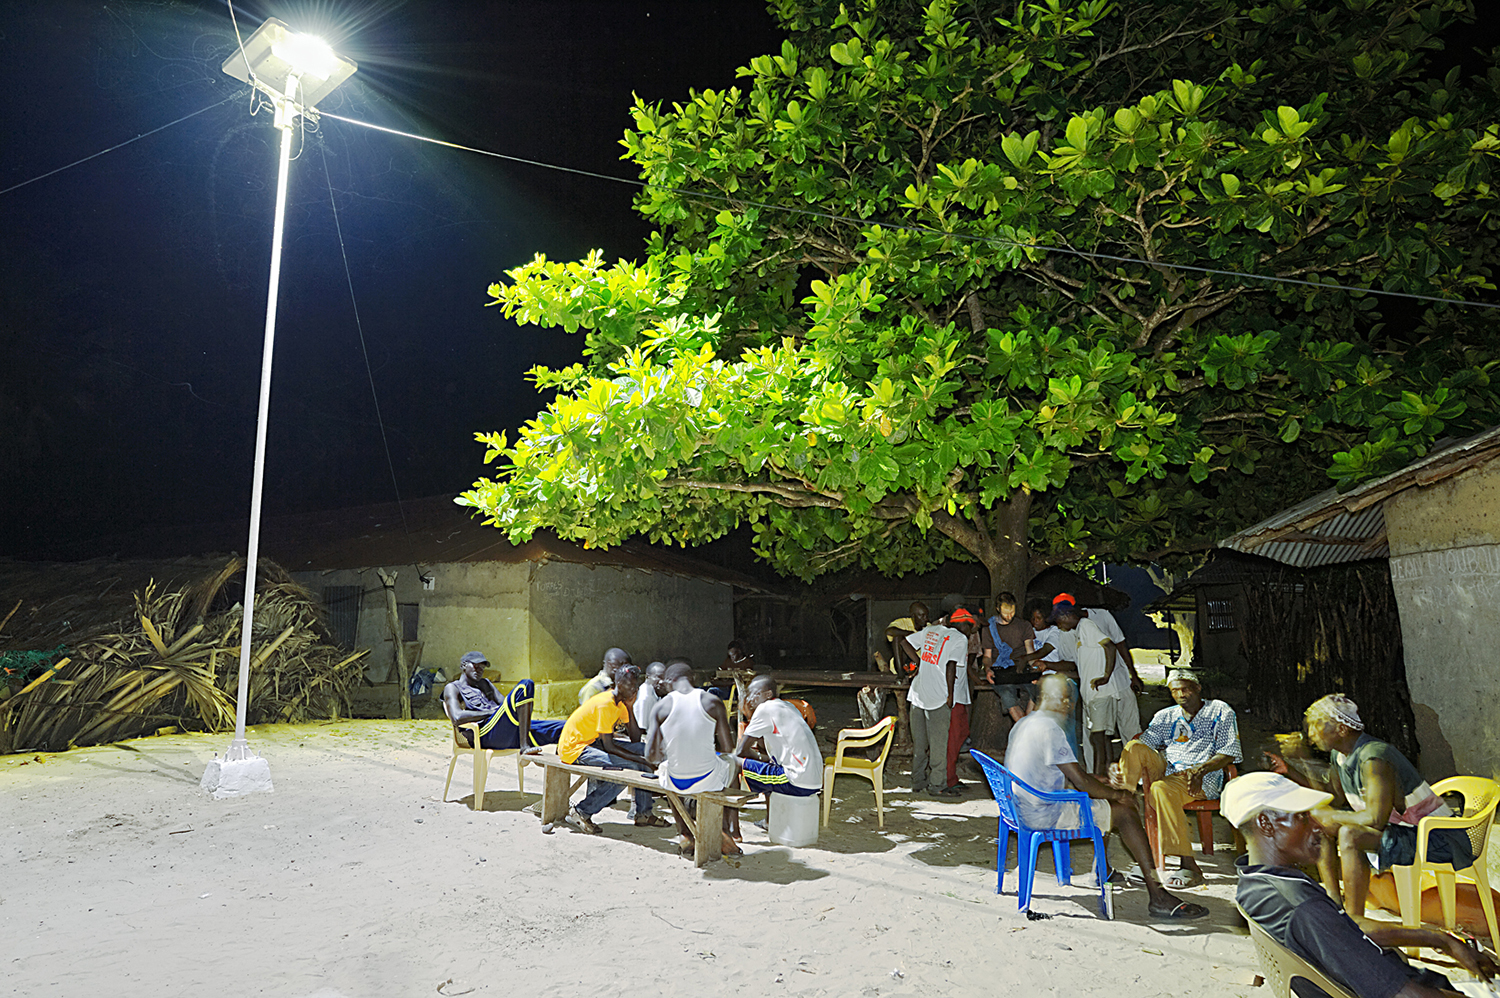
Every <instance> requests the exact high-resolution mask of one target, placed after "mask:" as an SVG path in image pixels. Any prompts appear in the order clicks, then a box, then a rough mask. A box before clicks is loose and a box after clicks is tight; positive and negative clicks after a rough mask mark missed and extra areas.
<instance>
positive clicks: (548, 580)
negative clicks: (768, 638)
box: [530, 561, 734, 713]
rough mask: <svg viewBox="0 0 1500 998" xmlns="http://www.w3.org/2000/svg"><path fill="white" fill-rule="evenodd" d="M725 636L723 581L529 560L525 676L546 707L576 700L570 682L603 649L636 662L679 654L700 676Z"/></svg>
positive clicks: (583, 675) (729, 616)
mask: <svg viewBox="0 0 1500 998" xmlns="http://www.w3.org/2000/svg"><path fill="white" fill-rule="evenodd" d="M733 637H734V590H733V588H732V587H731V586H729V585H727V584H725V583H719V582H709V581H706V580H702V579H687V578H680V577H677V576H672V575H663V574H660V573H656V572H645V571H641V570H639V569H633V568H616V567H611V566H589V565H575V564H571V563H569V562H560V561H550V562H546V563H544V564H541V565H538V566H536V569H535V575H534V577H533V580H532V586H531V625H530V649H531V670H532V671H531V676H532V678H533V679H535V680H536V682H537V686H538V694H537V695H538V699H539V700H540V701H543V702H542V703H540V704H539V708H546V709H547V710H548V712H549V713H557V712H559V711H561V710H562V708H563V707H566V706H568V705H569V703H571V705H572V706H577V702H578V701H577V699H576V696H577V691H578V688H579V687H580V686H582V685H583V683H584V682H586V681H587V680H588V678H589V677H590V676H592V675H594V674H595V673H596V672H598V671H599V663H600V662H601V661H602V660H603V658H604V652H605V651H606V650H608V649H609V648H611V647H620V648H624V649H625V650H626V651H627V652H629V653H630V655H631V658H632V659H634V661H635V662H636V664H638V665H645V664H646V663H648V662H650V661H652V660H653V659H663V660H664V659H666V658H669V657H671V656H674V655H685V656H687V657H688V658H689V659H691V660H692V661H693V664H694V665H695V666H697V667H698V668H699V670H700V671H701V672H702V676H703V678H707V677H708V676H709V675H712V670H713V669H715V668H717V667H718V665H719V663H720V662H722V661H723V660H724V650H725V648H726V647H727V646H728V644H729V642H730V640H731V639H732V638H733ZM544 684H545V686H546V689H545V690H543V689H542V687H543V685H544Z"/></svg>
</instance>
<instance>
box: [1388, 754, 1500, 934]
mask: <svg viewBox="0 0 1500 998" xmlns="http://www.w3.org/2000/svg"><path fill="white" fill-rule="evenodd" d="M1432 789H1433V792H1434V793H1436V794H1437V795H1438V796H1439V797H1441V796H1442V795H1443V794H1450V793H1460V794H1463V798H1464V816H1463V817H1456V818H1435V817H1432V818H1423V819H1422V820H1421V821H1419V822H1417V861H1416V862H1415V863H1413V864H1412V865H1411V866H1393V867H1391V876H1392V878H1394V879H1395V881H1396V899H1397V900H1398V901H1399V902H1400V907H1401V924H1402V925H1405V926H1407V927H1415V926H1420V925H1421V924H1422V880H1423V877H1424V876H1427V877H1429V878H1430V880H1429V882H1430V881H1432V880H1435V881H1436V882H1437V889H1438V900H1439V901H1440V902H1441V903H1442V906H1443V926H1444V928H1446V929H1448V930H1449V931H1450V932H1451V931H1452V930H1453V927H1454V925H1455V923H1456V921H1457V918H1458V881H1459V880H1463V881H1464V882H1465V883H1469V884H1473V885H1474V886H1475V888H1477V889H1478V891H1479V904H1480V907H1482V908H1483V909H1484V920H1485V924H1486V925H1488V926H1489V930H1490V945H1491V946H1500V932H1497V931H1496V928H1495V899H1494V897H1493V896H1491V894H1490V878H1489V861H1488V856H1487V853H1486V851H1485V850H1486V847H1487V846H1488V845H1489V839H1490V825H1491V824H1492V823H1493V822H1494V820H1495V806H1496V805H1497V804H1500V783H1496V782H1495V781H1494V780H1487V779H1485V778H1484V777H1482V776H1450V777H1449V778H1448V779H1446V780H1441V781H1439V782H1438V783H1437V784H1436V785H1435V786H1434V787H1433V788H1432ZM1434 828H1458V829H1462V830H1463V831H1464V832H1466V833H1467V834H1468V836H1469V844H1470V845H1471V846H1472V847H1473V849H1474V865H1473V866H1470V867H1468V868H1467V869H1464V870H1462V871H1460V870H1455V869H1454V868H1453V866H1452V864H1450V863H1434V862H1429V861H1428V859H1427V835H1428V833H1429V832H1431V831H1432V830H1433V829H1434ZM1408 952H1413V951H1410V950H1409V951H1408Z"/></svg>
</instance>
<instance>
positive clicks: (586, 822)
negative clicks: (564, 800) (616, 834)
mask: <svg viewBox="0 0 1500 998" xmlns="http://www.w3.org/2000/svg"><path fill="white" fill-rule="evenodd" d="M565 820H566V821H567V823H568V824H570V825H572V826H573V827H574V828H576V829H578V830H579V831H580V832H587V833H588V834H589V835H598V834H599V826H598V825H596V824H594V822H593V820H592V819H591V818H589V816H588V815H586V814H584V813H583V812H582V811H580V810H578V808H576V807H575V808H570V809H569V810H568V816H567V818H566V819H565Z"/></svg>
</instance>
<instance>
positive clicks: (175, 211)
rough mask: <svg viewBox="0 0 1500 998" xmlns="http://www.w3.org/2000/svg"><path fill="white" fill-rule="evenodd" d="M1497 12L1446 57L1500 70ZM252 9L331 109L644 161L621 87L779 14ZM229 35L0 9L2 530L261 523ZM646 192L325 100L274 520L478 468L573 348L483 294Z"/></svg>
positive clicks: (242, 11)
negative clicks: (325, 88)
mask: <svg viewBox="0 0 1500 998" xmlns="http://www.w3.org/2000/svg"><path fill="white" fill-rule="evenodd" d="M1490 6H1493V5H1492V4H1481V15H1480V16H1481V21H1480V23H1479V24H1478V25H1476V26H1463V27H1461V28H1460V29H1459V30H1457V31H1455V32H1452V33H1450V37H1449V39H1448V41H1449V46H1450V47H1449V51H1448V52H1447V53H1444V54H1442V55H1440V56H1438V57H1437V58H1436V59H1435V60H1434V67H1433V72H1434V74H1435V75H1437V74H1441V72H1443V71H1444V70H1445V69H1446V68H1447V66H1449V65H1452V64H1454V63H1457V62H1462V63H1463V65H1464V68H1465V71H1466V72H1471V73H1478V72H1483V71H1484V70H1485V69H1486V68H1487V67H1486V66H1485V63H1484V57H1483V56H1480V55H1477V54H1476V53H1475V52H1474V48H1475V47H1476V46H1478V47H1488V46H1490V45H1493V44H1495V42H1496V40H1497V34H1500V17H1496V16H1495V13H1494V11H1485V8H1487V7H1490ZM236 10H237V12H238V15H239V22H240V29H241V31H242V33H244V34H247V35H248V34H249V33H250V32H251V31H253V30H254V29H255V28H256V27H257V26H258V25H259V24H260V23H261V22H262V21H263V20H264V18H266V17H267V16H277V17H281V18H282V19H284V20H286V21H288V22H289V23H290V24H291V25H292V26H293V27H294V28H296V29H299V30H309V31H314V32H317V33H319V34H322V35H323V36H324V37H326V38H327V39H328V40H329V41H330V42H332V43H333V44H334V46H335V47H336V48H338V49H339V50H340V51H341V52H342V53H344V54H345V55H347V56H349V57H350V58H353V59H354V60H356V61H357V62H358V63H359V67H360V68H359V72H358V73H357V74H356V75H355V76H354V77H353V78H352V79H351V80H350V81H349V82H348V83H346V84H345V85H344V86H343V87H342V88H340V89H339V90H338V91H336V92H335V93H334V94H333V95H331V96H330V97H329V98H327V99H326V100H325V101H324V103H323V107H324V108H325V109H327V110H330V111H333V112H336V113H339V114H343V115H348V116H350V117H354V118H359V119H361V120H366V121H370V122H374V123H377V124H381V125H386V126H390V127H393V128H399V129H403V130H407V131H416V132H420V133H422V134H426V135H432V136H434V137H441V138H445V139H448V140H452V141H455V142H461V143H465V144H470V145H475V146H479V147H483V148H486V149H492V150H496V151H500V152H504V153H508V154H511V155H516V156H521V157H526V158H530V159H537V160H542V161H546V162H550V163H556V164H561V165H565V166H570V167H578V168H582V169H587V170H594V171H598V172H601V173H608V174H611V175H614V176H620V177H629V178H633V177H635V176H636V171H635V169H634V168H633V167H632V166H631V165H630V164H627V163H622V162H620V161H619V155H620V152H621V148H620V146H619V144H618V140H619V138H620V135H621V133H622V131H623V130H624V129H626V128H627V127H629V126H630V118H629V114H628V111H629V107H630V104H631V101H632V94H633V93H635V94H639V95H641V96H642V97H644V98H646V99H648V100H652V101H665V102H671V101H673V100H679V99H682V98H685V97H686V95H687V92H688V89H689V88H690V87H696V88H706V87H713V88H723V87H728V86H732V85H734V84H735V82H736V79H735V76H734V69H735V67H737V66H740V65H744V64H745V63H746V62H747V61H748V60H749V59H750V58H751V57H752V56H754V55H757V54H760V53H763V52H768V51H774V50H775V49H776V48H777V46H778V45H779V38H780V35H779V33H778V31H777V30H776V28H775V25H774V24H773V22H772V20H771V18H770V16H769V15H768V14H767V13H766V11H765V7H764V5H763V4H762V3H761V2H760V0H722V2H720V0H675V2H671V0H651V2H646V0H464V2H457V0H420V2H417V0H341V2H338V3H334V2H329V0H286V2H267V0H244V2H243V3H237V4H236ZM234 46H235V41H234V34H233V30H232V28H231V24H230V19H229V13H228V8H227V7H226V5H225V4H224V3H223V2H222V0H123V2H118V3H115V2H112V3H108V4H105V3H103V2H100V0H7V2H5V3H0V79H3V81H4V83H5V85H6V94H7V99H6V101H5V102H4V103H3V105H0V134H3V135H4V136H5V142H4V144H3V147H0V191H4V192H5V193H0V225H3V232H4V238H3V240H0V274H3V284H0V555H22V556H27V557H41V556H49V555H50V556H58V555H67V556H70V557H78V556H87V555H90V554H109V553H111V552H112V551H115V550H118V545H117V543H116V542H115V541H114V540H111V539H109V538H110V536H111V535H118V534H121V533H125V532H130V531H136V530H139V529H141V528H148V527H154V528H161V527H171V526H175V525H185V524H195V523H197V524H202V523H223V522H229V521H235V520H243V519H244V518H245V516H246V512H247V509H248V504H249V493H250V476H251V461H252V453H253V445H254V439H255V406H256V398H257V392H258V386H259V363H260V355H261V343H262V331H263V324H264V314H265V294H266V280H267V270H268V264H269V253H270V240H271V226H272V213H273V205H274V196H275V166H276V141H277V133H276V132H275V130H274V129H273V128H272V127H271V123H270V115H269V113H268V112H262V113H261V114H260V115H256V116H252V115H251V114H250V107H251V101H250V98H249V95H248V91H247V89H246V88H245V87H244V86H243V85H241V84H239V83H238V82H237V81H234V80H232V79H230V78H229V77H227V76H225V75H224V74H223V73H222V72H221V71H220V68H219V67H220V65H221V63H222V62H223V61H224V59H225V58H226V57H227V56H228V55H229V54H230V53H231V52H232V51H233V50H234ZM1250 57H1253V54H1246V58H1250ZM225 98H231V99H230V100H228V102H227V103H223V104H222V105H220V106H217V107H213V108H212V109H211V110H207V111H205V112H204V113H201V114H197V115H196V116H195V117H192V118H190V119H189V120H186V121H182V122H180V123H179V124H175V125H173V126H171V127H169V128H167V129H165V130H164V131H161V132H159V133H157V134H154V135H151V136H149V137H146V138H144V139H142V140H140V141H138V142H135V143H133V144H131V145H128V146H125V147H124V148H121V149H118V150H117V151H114V152H110V153H108V154H106V155H102V156H99V157H98V158H96V159H93V160H91V161H89V162H87V163H83V164H82V165H79V166H76V167H73V168H71V169H68V170H65V171H63V172H60V173H57V174H56V175H54V176H50V177H46V178H45V179H41V180H38V181H37V182H35V183H30V184H27V185H26V186H24V187H20V188H18V189H14V190H9V191H7V190H6V189H7V188H11V187H13V185H17V184H21V183H23V182H25V181H28V180H31V179H32V178H35V177H37V176H38V175H40V174H44V173H46V172H47V171H49V170H53V169H55V168H57V167H59V166H62V165H64V164H67V163H71V162H72V161H74V160H76V159H79V158H80V157H83V156H88V155H90V154H92V153H96V152H99V151H100V150H103V149H106V148H108V147H110V146H113V145H116V144H117V143H120V142H123V141H125V140H127V139H131V138H133V137H135V136H137V135H140V134H142V133H143V132H147V131H149V130H151V129H154V128H158V127H160V126H162V125H165V124H167V123H168V122H173V121H175V120H176V119H179V118H181V117H183V116H184V115H188V114H192V113H193V112H198V111H202V110H203V109H204V108H207V107H210V106H211V105H213V104H215V102H217V101H221V100H224V99H225ZM325 170H326V172H325ZM330 188H331V190H332V199H330ZM633 193H634V191H633V188H631V187H629V186H627V185H624V184H615V183H609V182H606V181H601V180H596V179H587V178H581V177H577V176H570V175H567V174H564V173H557V172H551V171H547V170H543V169H539V168H536V167H531V166H524V165H519V164H514V163H505V162H502V161H499V160H496V159H491V158H486V157H481V156H476V155H473V154H469V153H462V152H457V151H453V150H448V149H443V148H439V147H436V146H432V145H427V144H421V143H417V142H414V141H411V140H409V139H403V138H399V137H395V136H390V135H384V134H381V133H378V132H374V131H371V130H368V129H362V128H358V127H357V126H353V125H348V124H345V123H342V122H336V121H331V120H326V119H325V121H324V122H323V124H322V127H321V129H320V130H319V131H318V132H317V133H316V134H311V135H309V139H308V141H307V143H306V145H305V147H304V148H303V150H302V153H301V155H300V158H299V159H298V160H297V161H296V162H295V163H293V168H292V186H291V196H290V202H289V207H288V214H287V240H286V250H285V259H284V263H283V267H284V269H283V277H282V285H281V308H280V313H279V320H278V332H277V343H276V367H275V383H274V392H273V397H272V406H271V421H270V425H271V435H270V441H269V448H268V458H267V464H266V500H265V515H266V516H267V517H275V516H278V515H281V514H290V513H301V512H307V511H313V510H321V509H335V508H340V507H344V506H350V505H362V504H368V503H379V502H389V501H391V500H393V499H394V498H395V497H396V490H397V488H398V487H399V491H400V495H401V496H402V497H404V498H413V497H419V496H431V495H438V494H447V495H453V494H456V493H457V492H460V491H462V490H463V489H465V488H467V487H468V486H469V484H470V483H472V482H473V481H474V479H476V478H477V477H479V476H480V475H481V474H483V473H484V470H485V469H484V467H483V466H482V465H481V463H480V462H481V458H482V457H483V450H482V448H481V447H480V446H479V445H478V444H476V443H474V442H473V434H474V432H475V431H480V430H495V429H506V430H510V429H513V428H514V427H515V426H517V425H518V424H519V423H521V422H523V421H524V420H525V419H527V418H529V417H530V416H532V415H534V414H535V413H536V411H537V410H538V408H539V407H540V405H541V404H542V401H543V400H542V399H541V398H540V397H539V396H538V395H537V394H536V393H535V392H534V391H532V390H531V387H530V384H529V382H527V380H526V379H525V377H524V373H525V371H526V370H527V369H529V368H530V367H532V366H533V365H535V364H539V363H541V364H549V365H559V364H566V363H570V362H572V361H573V360H575V359H577V358H578V356H579V350H580V346H581V338H578V337H569V336H568V335H566V334H564V333H562V332H560V331H546V330H537V329H532V328H526V329H523V328H519V327H517V326H516V325H515V324H514V323H513V322H511V321H509V320H507V319H505V318H504V317H503V316H502V315H501V314H500V313H499V312H498V311H497V310H495V309H487V308H485V307H484V305H485V302H486V301H488V298H487V296H486V294H485V288H486V287H487V286H488V285H489V284H490V283H491V282H492V281H495V280H497V279H499V278H500V277H501V275H502V272H503V271H504V270H506V269H507V268H510V267H513V266H516V265H518V264H520V263H523V262H525V261H526V260H528V259H530V258H531V256H532V255H533V254H534V253H536V252H543V253H546V254H547V255H548V256H549V257H551V258H553V259H558V260H573V259H576V258H578V257H581V256H582V255H583V254H585V253H586V252H587V251H588V250H590V249H593V248H600V249H602V250H603V251H604V252H605V254H606V256H607V257H609V258H611V259H613V258H615V257H619V256H629V257H635V256H637V255H638V254H639V251H640V246H641V239H642V237H643V236H644V235H645V233H646V231H647V227H646V226H645V225H644V224H643V222H642V221H641V220H640V219H639V217H638V216H636V215H635V213H634V212H633V210H632V209H631V199H632V196H633ZM333 204H336V205H337V209H338V221H339V222H340V223H341V225H342V229H343V247H342V252H346V253H347V257H348V265H349V277H348V278H346V276H345V270H344V262H343V257H342V256H341V245H340V239H339V235H338V231H337V229H336V227H335V217H334V213H333V210H332V206H333ZM351 283H352V286H353V291H354V296H355V299H356V300H357V302H358V307H359V315H360V317H361V319H362V321H363V335H364V340H365V343H366V345H367V347H368V353H369V361H370V366H371V370H372V372H373V381H374V384H375V388H376V389H377V390H378V393H379V399H380V406H381V413H382V416H383V422H384V427H385V431H386V435H387V437H388V439H389V444H390V452H391V457H392V464H393V465H394V479H395V481H394V483H393V481H392V477H393V476H392V468H391V467H389V466H388V465H387V461H386V455H385V451H384V449H383V447H382V439H381V425H380V422H379V421H377V418H376V412H375V406H374V403H373V400H372V394H371V385H370V381H371V379H370V377H369V376H367V374H366V369H365V361H364V357H363V354H362V352H361V347H360V333H359V329H358V328H357V327H356V324H355V319H354V310H353V307H352V305H351V301H350V284H351ZM1321 485H1322V483H1312V487H1321ZM157 535H158V536H160V532H157ZM744 547H745V546H744V545H743V544H742V543H741V544H738V545H737V546H736V551H739V552H740V554H743V553H744V552H743V550H742V549H743V548H744Z"/></svg>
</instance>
